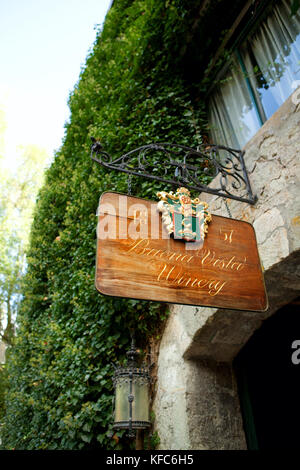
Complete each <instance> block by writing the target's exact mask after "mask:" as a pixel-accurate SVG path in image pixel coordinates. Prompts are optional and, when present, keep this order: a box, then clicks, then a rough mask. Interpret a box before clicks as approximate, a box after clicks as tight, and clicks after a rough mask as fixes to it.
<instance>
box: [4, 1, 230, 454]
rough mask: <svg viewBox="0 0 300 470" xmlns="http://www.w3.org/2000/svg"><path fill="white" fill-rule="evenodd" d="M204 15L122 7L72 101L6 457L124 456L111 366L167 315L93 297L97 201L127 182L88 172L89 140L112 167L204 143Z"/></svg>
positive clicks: (20, 358) (37, 236)
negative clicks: (152, 149)
mask: <svg viewBox="0 0 300 470" xmlns="http://www.w3.org/2000/svg"><path fill="white" fill-rule="evenodd" d="M202 3H203V2H201V1H200V0H197V1H196V0H195V1H193V2H191V1H190V0H166V1H165V0H116V1H115V2H114V3H113V6H112V8H111V9H110V11H109V13H108V14H107V17H106V21H105V24H104V27H103V29H102V30H99V32H98V35H97V39H96V41H95V44H94V47H93V50H92V52H91V53H90V54H89V56H88V57H87V60H86V65H85V67H84V68H83V70H82V72H81V74H80V77H79V80H78V83H77V84H76V86H75V88H74V90H73V92H72V93H71V95H70V98H69V107H70V111H71V117H70V121H69V122H68V123H67V125H66V131H65V137H64V139H63V143H62V146H61V148H60V150H59V151H58V152H57V154H56V157H55V160H54V162H53V164H52V166H51V167H50V168H49V169H48V170H47V173H46V180H45V184H44V186H43V188H42V189H41V191H40V193H39V196H38V200H37V204H36V209H35V217H34V222H33V226H32V230H31V242H30V249H29V252H28V254H27V261H28V271H27V275H26V280H25V283H24V286H23V295H24V299H23V302H22V305H21V309H20V312H19V315H18V331H17V337H16V341H15V346H14V348H13V349H11V350H10V351H9V352H8V354H7V355H8V360H7V366H6V370H7V374H6V375H7V378H6V380H7V381H8V383H9V387H8V392H7V395H6V416H5V417H4V426H3V430H2V442H3V444H2V445H3V446H4V447H5V448H7V449H11V448H16V449H94V448H95V449H96V448H105V449H122V448H125V447H127V446H128V445H129V442H128V440H127V439H126V437H124V436H122V433H112V395H113V386H112V373H113V368H112V366H111V364H112V363H116V362H119V361H123V360H124V357H125V351H126V350H127V349H128V347H129V343H130V335H129V328H134V329H135V330H136V336H137V342H138V344H139V345H140V346H141V348H142V349H143V348H145V347H146V345H147V341H148V339H149V338H150V337H151V336H153V335H155V334H157V331H158V330H159V328H160V326H161V324H162V322H163V321H164V320H165V318H166V315H167V310H166V307H165V305H161V304H159V303H154V302H147V301H137V300H125V299H120V298H110V297H104V296H102V295H100V294H99V293H97V292H96V290H95V287H94V277H95V252H96V225H97V218H96V210H97V205H98V200H99V197H100V195H101V193H102V192H104V191H120V192H126V191H127V181H126V177H125V176H124V175H122V174H115V173H113V172H110V173H108V172H105V170H104V169H102V168H100V167H99V166H97V165H96V164H95V163H92V162H91V160H90V158H89V153H90V144H91V137H92V136H93V137H95V138H97V139H99V140H100V141H101V143H102V145H103V147H104V148H105V150H106V151H107V152H109V153H110V154H111V155H115V156H119V155H121V154H122V153H124V152H126V151H129V150H131V149H133V148H135V147H137V146H141V145H143V144H147V143H150V142H154V141H170V142H172V141H173V142H177V143H180V144H182V145H189V146H197V145H199V144H201V143H202V138H203V137H202V136H203V129H205V125H206V115H205V109H204V102H203V101H201V99H200V98H199V91H201V92H202V93H203V92H204V91H205V87H207V86H208V85H205V82H203V83H204V84H202V85H201V80H200V79H199V74H200V75H201V73H200V71H199V73H198V74H196V76H195V73H194V72H191V70H192V65H191V64H194V65H195V64H199V67H200V65H201V63H203V60H204V58H203V57H204V56H203V51H202V50H200V48H199V46H198V52H197V51H196V47H195V44H196V43H197V44H199V42H198V41H199V40H201V37H202V36H201V34H202V35H203V34H205V31H207V29H209V28H210V27H211V24H213V21H214V18H213V17H212V15H210V16H206V18H209V21H206V22H203V21H202V23H201V21H200V19H201V17H200V16H199V11H200V9H201V5H202ZM209 3H210V6H209V7H208V8H212V5H214V4H219V3H220V2H217V1H216V2H209ZM221 3H222V2H221ZM223 3H224V2H223ZM225 3H226V2H225ZM207 15H208V13H207ZM95 21H96V19H95ZM205 28H206V29H205ZM203 31H204V33H203ZM206 34H207V33H206ZM206 39H207V41H209V40H210V39H209V36H206ZM201 54H202V56H201ZM205 60H206V65H207V63H209V57H208V58H205ZM201 86H202V89H201ZM204 182H205V183H207V176H205V180H204ZM133 189H134V193H135V195H137V196H141V197H146V198H149V199H152V198H154V197H155V192H156V191H157V190H158V189H161V187H159V186H157V185H155V184H153V183H151V182H150V183H149V182H148V181H142V180H138V179H137V178H136V179H134V180H133ZM164 189H165V188H164Z"/></svg>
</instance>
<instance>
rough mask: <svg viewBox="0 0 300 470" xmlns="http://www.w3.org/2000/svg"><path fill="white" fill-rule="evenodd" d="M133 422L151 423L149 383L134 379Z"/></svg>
mask: <svg viewBox="0 0 300 470" xmlns="http://www.w3.org/2000/svg"><path fill="white" fill-rule="evenodd" d="M132 392H133V393H132V394H133V396H134V400H133V402H132V420H133V421H149V387H148V382H146V381H145V380H141V379H140V378H137V379H134V380H133V384H132Z"/></svg>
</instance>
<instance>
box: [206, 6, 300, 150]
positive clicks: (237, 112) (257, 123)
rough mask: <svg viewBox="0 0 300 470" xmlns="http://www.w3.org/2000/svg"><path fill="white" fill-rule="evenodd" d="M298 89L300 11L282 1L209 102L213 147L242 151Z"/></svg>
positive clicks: (250, 38)
mask: <svg viewBox="0 0 300 470" xmlns="http://www.w3.org/2000/svg"><path fill="white" fill-rule="evenodd" d="M299 85H300V13H299V11H298V12H297V14H296V15H294V16H291V2H290V1H288V0H284V1H281V2H278V4H276V5H275V7H274V8H273V10H272V13H271V14H270V15H269V16H268V17H267V18H266V19H265V20H264V21H263V22H262V23H261V24H260V25H259V27H258V28H257V29H256V30H255V32H253V33H252V35H249V36H248V37H247V39H246V40H245V41H244V42H242V43H241V44H240V46H239V47H238V48H236V49H235V50H234V52H233V54H232V57H231V61H230V66H229V69H227V73H226V74H225V75H223V77H222V79H221V81H220V82H219V84H218V85H217V86H216V87H215V88H214V89H213V92H212V94H211V96H210V99H209V103H208V110H209V113H208V114H209V124H210V130H211V138H212V142H213V143H217V144H222V145H227V146H228V147H231V148H237V149H238V148H242V147H243V146H244V145H245V144H246V142H247V141H248V140H249V139H250V138H251V137H252V136H253V135H254V134H255V133H256V132H257V131H258V129H259V128H260V127H261V126H262V125H263V123H264V122H265V121H266V120H267V119H269V117H270V116H272V114H273V113H274V112H275V111H276V110H277V109H278V108H279V107H280V106H281V105H282V104H283V103H284V101H285V100H286V99H287V98H288V97H289V96H290V95H291V94H292V93H293V91H294V89H295V88H296V87H297V86H299Z"/></svg>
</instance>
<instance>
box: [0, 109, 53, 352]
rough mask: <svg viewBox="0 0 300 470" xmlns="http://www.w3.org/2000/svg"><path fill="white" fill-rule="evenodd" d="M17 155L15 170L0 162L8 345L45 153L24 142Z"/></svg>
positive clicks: (1, 315)
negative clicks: (25, 144) (24, 144)
mask: <svg viewBox="0 0 300 470" xmlns="http://www.w3.org/2000/svg"><path fill="white" fill-rule="evenodd" d="M0 118H1V117H0ZM3 127H4V126H2V129H3ZM0 130H1V126H0ZM17 157H18V165H17V168H16V170H14V171H13V170H10V169H7V168H5V167H4V163H3V158H2V162H1V161H0V162H1V163H2V165H1V174H0V221H1V225H0V338H1V339H2V340H4V341H5V342H6V343H7V344H8V345H11V344H12V341H13V337H14V329H15V327H14V323H15V319H16V315H17V310H18V306H19V303H20V300H21V290H20V289H21V283H22V278H23V275H24V273H25V269H26V248H27V245H28V240H29V232H30V226H31V222H32V215H33V208H34V205H35V199H36V196H37V192H38V189H39V187H40V185H41V184H42V182H43V173H44V167H45V163H46V160H47V159H48V155H47V153H46V151H45V150H44V149H41V148H39V147H37V146H35V145H27V146H20V147H19V148H18V155H17Z"/></svg>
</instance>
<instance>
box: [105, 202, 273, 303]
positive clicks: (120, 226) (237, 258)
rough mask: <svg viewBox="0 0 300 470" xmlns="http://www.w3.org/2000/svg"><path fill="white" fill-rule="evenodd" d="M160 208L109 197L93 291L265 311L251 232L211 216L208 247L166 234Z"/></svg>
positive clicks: (244, 226) (240, 223) (241, 224)
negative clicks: (95, 289)
mask: <svg viewBox="0 0 300 470" xmlns="http://www.w3.org/2000/svg"><path fill="white" fill-rule="evenodd" d="M156 205H157V202H155V201H147V200H144V199H140V198H135V197H131V196H125V195H121V194H118V193H104V194H102V196H101V199H100V203H99V208H98V227H97V234H98V240H97V256H96V288H97V289H98V291H99V292H101V293H102V294H105V295H110V296H115V297H127V298H134V299H147V300H153V301H163V302H169V303H177V304H188V305H201V306H209V307H219V308H227V309H238V310H249V311H265V310H266V309H267V307H268V300H267V295H266V291H265V285H264V278H263V274H262V270H261V264H260V259H259V255H258V250H257V243H256V236H255V232H254V229H253V226H252V225H251V224H249V223H247V222H244V221H240V220H235V219H229V218H226V217H220V216H217V215H212V221H211V222H210V224H209V227H208V234H207V236H206V238H205V240H204V242H203V243H195V242H184V241H181V240H174V239H173V238H170V237H169V236H168V234H167V233H166V231H165V229H164V227H163V226H162V223H161V215H160V214H159V213H158V211H157V209H156Z"/></svg>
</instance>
